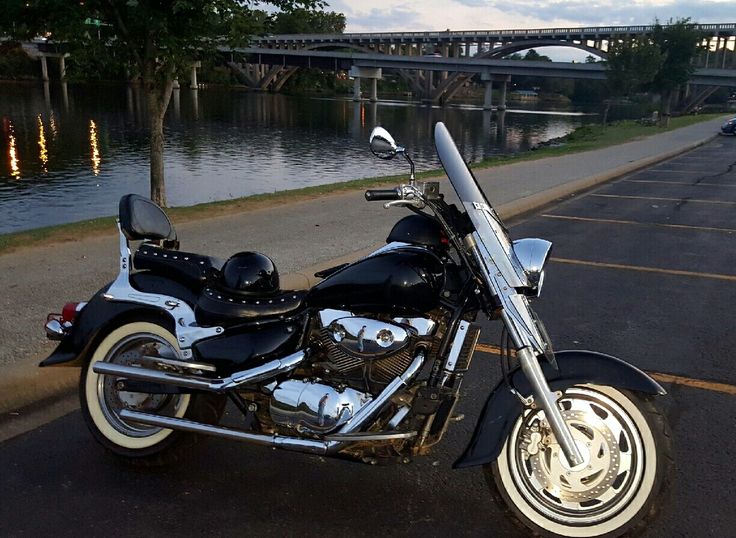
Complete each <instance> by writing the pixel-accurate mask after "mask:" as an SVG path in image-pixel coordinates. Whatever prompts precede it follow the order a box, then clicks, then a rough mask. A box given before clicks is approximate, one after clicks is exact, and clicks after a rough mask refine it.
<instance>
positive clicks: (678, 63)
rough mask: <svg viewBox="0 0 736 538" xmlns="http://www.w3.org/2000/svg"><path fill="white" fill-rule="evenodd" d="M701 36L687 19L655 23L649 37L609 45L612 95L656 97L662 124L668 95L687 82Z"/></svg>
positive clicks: (668, 110) (667, 107) (609, 80)
mask: <svg viewBox="0 0 736 538" xmlns="http://www.w3.org/2000/svg"><path fill="white" fill-rule="evenodd" d="M702 40H703V35H702V34H701V33H700V32H699V31H698V29H697V27H696V24H695V23H693V22H691V20H690V19H689V18H685V19H676V20H672V19H670V20H669V21H668V22H667V24H665V25H662V24H660V22H659V21H655V24H654V30H653V31H652V34H651V35H649V36H640V37H634V38H630V39H626V40H623V41H619V42H614V43H612V44H611V46H610V48H609V51H608V60H607V62H606V64H607V79H608V85H609V88H610V89H611V92H612V93H613V94H614V95H629V94H631V93H633V92H637V91H648V92H653V93H658V94H659V95H660V98H661V103H662V120H663V123H664V124H666V123H667V121H668V117H669V112H670V101H671V98H672V93H673V92H674V91H675V90H677V89H678V88H679V87H681V86H682V85H684V84H687V82H688V80H690V77H691V75H692V74H693V71H694V70H695V65H694V64H693V60H694V58H695V57H696V55H697V54H698V51H699V49H700V43H701V42H702Z"/></svg>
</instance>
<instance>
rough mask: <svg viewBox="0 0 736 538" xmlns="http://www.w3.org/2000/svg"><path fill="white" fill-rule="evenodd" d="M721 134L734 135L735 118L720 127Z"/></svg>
mask: <svg viewBox="0 0 736 538" xmlns="http://www.w3.org/2000/svg"><path fill="white" fill-rule="evenodd" d="M721 134H731V135H732V134H736V118H731V119H730V120H728V121H727V122H726V123H724V124H723V125H721Z"/></svg>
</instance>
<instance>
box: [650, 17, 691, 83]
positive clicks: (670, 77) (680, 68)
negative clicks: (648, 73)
mask: <svg viewBox="0 0 736 538" xmlns="http://www.w3.org/2000/svg"><path fill="white" fill-rule="evenodd" d="M702 40H703V35H702V34H701V33H700V31H699V30H698V29H697V27H696V25H695V23H693V22H691V21H690V18H686V19H677V20H674V21H673V20H672V19H670V21H669V22H668V23H667V24H666V25H664V26H663V25H661V24H660V23H659V21H656V22H655V25H654V32H653V33H652V41H653V42H654V44H655V45H656V46H657V47H659V50H660V51H661V52H662V55H663V57H664V61H663V62H662V66H661V68H660V69H659V71H657V74H656V75H655V77H654V79H653V80H652V82H651V84H650V85H649V87H650V89H651V90H653V91H658V92H671V91H673V90H675V89H677V87H678V86H680V85H682V84H686V83H687V81H688V80H690V76H691V75H692V74H693V71H694V70H695V66H694V64H693V59H694V58H695V56H696V55H697V54H698V51H699V49H700V43H701V42H702Z"/></svg>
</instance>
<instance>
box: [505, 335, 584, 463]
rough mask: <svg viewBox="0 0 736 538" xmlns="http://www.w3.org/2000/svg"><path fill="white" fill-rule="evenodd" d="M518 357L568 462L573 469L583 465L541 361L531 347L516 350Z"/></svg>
mask: <svg viewBox="0 0 736 538" xmlns="http://www.w3.org/2000/svg"><path fill="white" fill-rule="evenodd" d="M516 357H517V358H518V359H519V363H520V364H521V369H522V371H523V372H524V375H525V376H526V378H527V379H528V380H529V383H530V384H531V386H532V391H533V393H534V400H535V401H536V402H537V405H538V406H539V407H540V408H542V410H543V411H544V414H545V417H546V418H547V422H549V426H550V428H551V429H552V433H554V434H555V439H557V442H558V443H559V444H560V448H561V449H562V452H563V453H564V454H565V457H566V458H567V461H568V462H569V463H570V466H571V467H574V466H576V465H580V464H581V463H583V457H582V455H581V454H580V451H579V450H578V447H577V445H576V444H575V440H574V439H573V438H572V433H570V428H569V427H568V425H567V423H566V422H565V419H564V418H562V412H561V411H560V408H559V407H558V405H557V395H556V394H555V393H554V392H552V390H551V389H550V388H549V385H548V384H547V380H546V379H545V377H544V373H543V372H542V367H541V366H540V365H539V360H538V359H537V357H536V355H535V354H534V352H533V351H532V350H531V348H529V347H525V348H523V349H518V350H516Z"/></svg>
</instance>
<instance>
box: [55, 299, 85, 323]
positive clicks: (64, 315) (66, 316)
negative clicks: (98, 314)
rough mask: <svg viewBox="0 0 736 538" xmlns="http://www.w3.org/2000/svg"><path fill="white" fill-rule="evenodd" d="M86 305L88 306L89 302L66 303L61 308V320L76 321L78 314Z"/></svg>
mask: <svg viewBox="0 0 736 538" xmlns="http://www.w3.org/2000/svg"><path fill="white" fill-rule="evenodd" d="M85 306H87V303H66V304H65V305H64V307H63V308H62V309H61V322H62V323H64V322H68V323H74V320H75V319H77V314H78V313H79V312H81V311H82V308H84V307H85Z"/></svg>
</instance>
